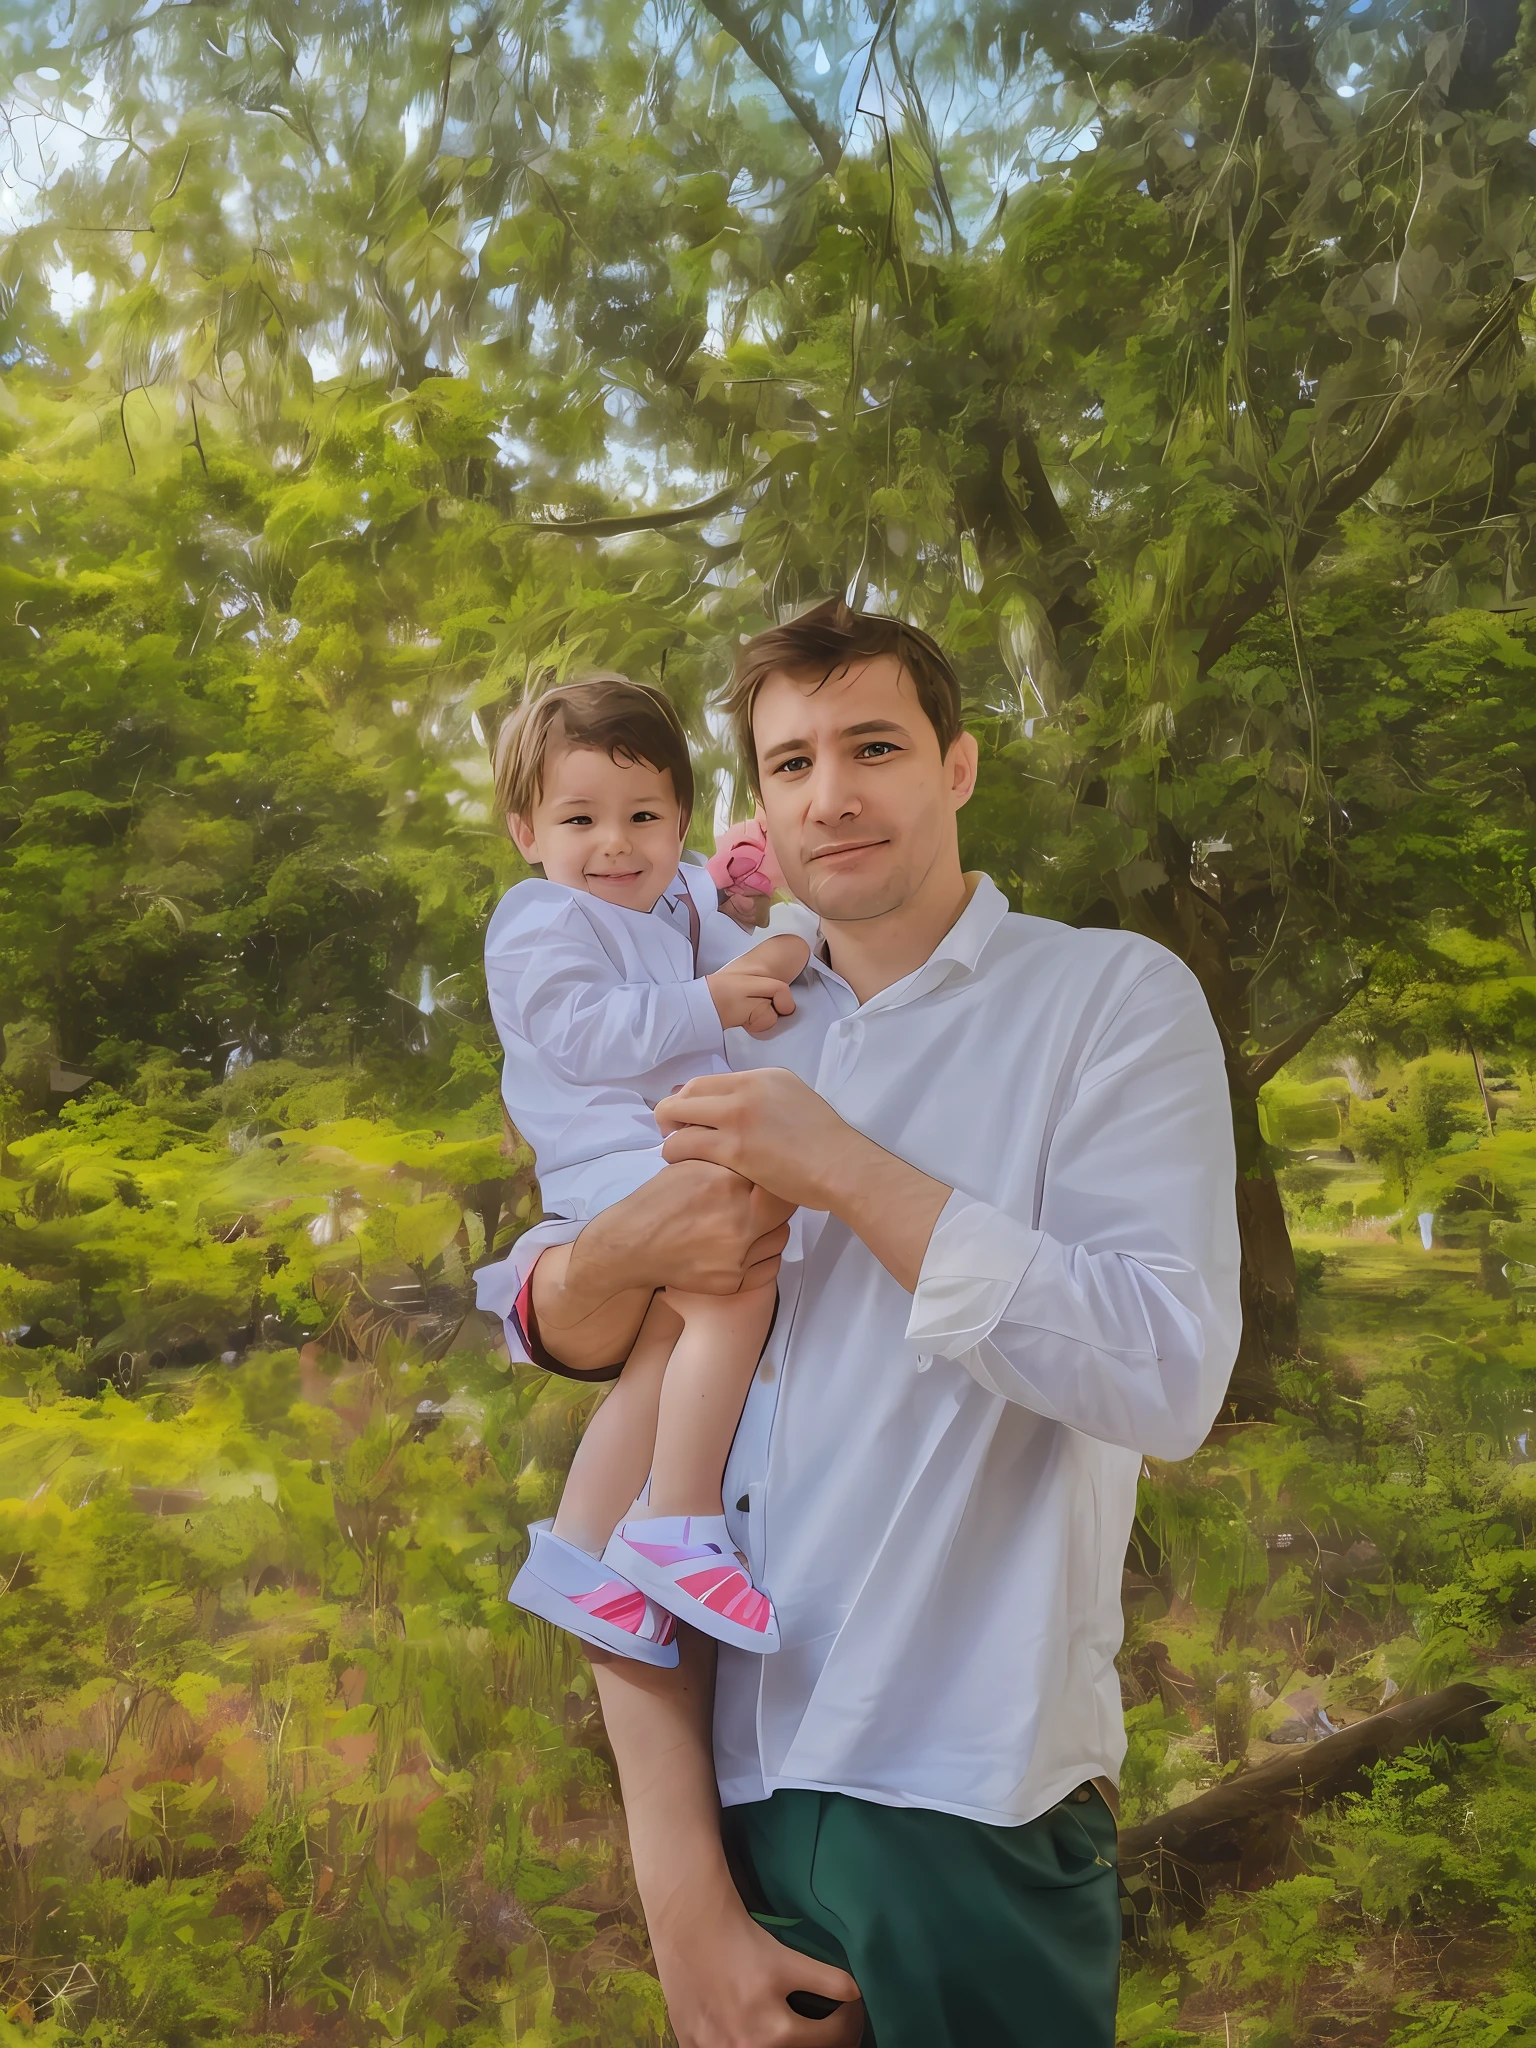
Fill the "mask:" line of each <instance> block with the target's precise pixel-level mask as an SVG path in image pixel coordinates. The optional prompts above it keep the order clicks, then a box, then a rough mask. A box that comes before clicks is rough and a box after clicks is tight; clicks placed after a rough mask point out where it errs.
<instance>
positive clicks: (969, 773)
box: [944, 732, 981, 811]
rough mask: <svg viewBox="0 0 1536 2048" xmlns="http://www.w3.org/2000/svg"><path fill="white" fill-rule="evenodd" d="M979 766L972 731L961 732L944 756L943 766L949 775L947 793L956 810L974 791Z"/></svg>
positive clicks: (978, 756) (979, 761) (966, 801)
mask: <svg viewBox="0 0 1536 2048" xmlns="http://www.w3.org/2000/svg"><path fill="white" fill-rule="evenodd" d="M980 766H981V749H980V748H979V747H978V746H977V744H976V735H975V733H973V732H963V733H961V735H960V737H959V738H958V739H957V740H956V741H955V743H954V745H953V746H952V747H951V748H950V750H949V753H948V754H947V755H946V757H945V761H944V767H945V770H946V772H947V773H948V776H949V793H950V795H951V796H952V797H953V799H954V804H955V809H956V810H957V811H958V810H960V809H962V808H963V807H964V806H965V805H966V804H968V803H969V802H970V800H971V798H972V796H973V795H974V794H975V792H976V776H977V772H978V770H979V768H980Z"/></svg>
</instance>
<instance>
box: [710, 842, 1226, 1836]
mask: <svg viewBox="0 0 1536 2048" xmlns="http://www.w3.org/2000/svg"><path fill="white" fill-rule="evenodd" d="M795 993H796V997H797V1001H798V1005H799V1006H798V1009H797V1011H796V1014H795V1015H794V1016H793V1017H791V1018H788V1019H786V1020H785V1022H784V1023H783V1024H782V1025H780V1026H779V1027H778V1028H777V1029H776V1030H775V1031H774V1032H773V1033H772V1034H771V1035H770V1036H769V1037H768V1038H766V1039H761V1040H752V1039H749V1038H747V1036H746V1034H744V1033H738V1032H733V1033H730V1034H728V1039H729V1044H728V1052H729V1057H730V1060H731V1064H732V1065H733V1066H738V1067H744V1066H766V1065H780V1066H787V1067H790V1068H792V1069H794V1070H795V1071H796V1072H798V1073H800V1074H801V1076H802V1077H803V1078H804V1079H805V1080H807V1081H809V1082H810V1083H811V1085H812V1086H814V1087H815V1088H816V1089H817V1090H818V1092H819V1093H820V1094H821V1095H822V1096H824V1097H825V1099H826V1100H827V1101H828V1102H829V1103H830V1104H831V1105H832V1107H833V1108H834V1109H836V1110H837V1112H838V1114H839V1115H840V1116H842V1117H843V1118H845V1119H846V1120H847V1121H848V1122H849V1123H850V1124H852V1125H853V1126H854V1127H855V1128H856V1129H858V1130H860V1131H862V1132H864V1133H865V1134H866V1135H867V1136H868V1137H870V1138H872V1139H873V1140H874V1141H875V1142H876V1143H877V1144H879V1145H881V1146H883V1147H885V1149H886V1150H888V1151H890V1152H892V1153H894V1154H896V1155H897V1156H898V1157H899V1158H902V1159H905V1160H908V1161H909V1162H910V1163H911V1164H912V1165H914V1166H916V1167H919V1168H920V1169H921V1170H922V1171H923V1172H925V1173H928V1174H931V1175H932V1176H933V1177H934V1178H935V1179H937V1180H939V1181H941V1182H943V1183H945V1184H946V1185H948V1186H950V1187H952V1188H953V1189H954V1191H955V1192H954V1194H953V1195H952V1196H951V1198H950V1200H949V1201H948V1203H947V1204H946V1205H945V1208H944V1210H943V1213H942V1215H941V1216H940V1218H939V1221H938V1225H937V1227H936V1228H935V1230H934V1234H933V1238H932V1240H931V1242H930V1244H929V1247H928V1252H927V1256H926V1257H925V1259H924V1262H923V1268H922V1273H921V1277H920V1279H919V1282H918V1288H917V1292H916V1295H915V1296H913V1295H909V1294H908V1293H907V1292H906V1291H905V1290H904V1289H903V1288H902V1287H900V1286H899V1285H898V1283H897V1282H896V1281H895V1280H894V1279H893V1278H892V1277H891V1275H890V1274H889V1273H887V1272H886V1270H885V1268H884V1267H883V1266H881V1265H880V1263H879V1261H878V1260H877V1259H876V1258H875V1257H874V1255H873V1254H872V1253H871V1252H870V1251H869V1250H868V1249H867V1248H866V1247H865V1246H864V1245H863V1244H862V1243H861V1242H860V1241H859V1240H858V1239H857V1238H855V1237H854V1236H853V1235H852V1233H851V1232H850V1231H849V1230H848V1229H847V1228H846V1226H844V1225H843V1224H841V1223H838V1222H836V1221H835V1220H831V1219H827V1218H825V1217H822V1218H808V1219H804V1221H805V1229H804V1255H803V1259H801V1260H800V1261H798V1262H786V1263H785V1265H784V1267H783V1268H782V1270H781V1274H780V1284H779V1291H780V1302H779V1311H778V1315H777V1318H776V1320H775V1324H774V1329H773V1334H772V1336H771V1338H770V1341H769V1345H768V1348H767V1351H766V1352H765V1354H764V1358H763V1363H762V1365H761V1367H760V1368H759V1371H758V1375H757V1378H756V1379H755V1381H754V1382H753V1386H752V1389H751V1392H750V1394H749V1395H748V1399H747V1405H746V1410H745V1412H744V1414H743V1417H742V1422H741V1427H740V1429H739V1431H738V1433H737V1437H736V1442H735V1445H734V1447H733V1449H732V1452H731V1458H730V1463H729V1465H728V1467H727V1473H726V1502H727V1508H728V1513H729V1517H730V1521H731V1527H732V1531H733V1534H734V1536H735V1538H736V1540H737V1541H738V1542H739V1543H740V1544H741V1545H742V1546H743V1548H744V1550H745V1552H746V1554H747V1555H748V1557H749V1558H750V1560H751V1564H752V1569H753V1575H754V1577H756V1578H757V1580H758V1582H759V1584H761V1585H763V1586H765V1587H767V1589H768V1590H769V1591H770V1592H771V1594H772V1595H773V1599H774V1603H775V1606H776V1607H777V1610H778V1616H779V1626H780V1631H781V1635H782V1639H783V1647H782V1648H781V1649H780V1650H779V1651H778V1652H777V1654H776V1655H773V1656H770V1657H754V1656H750V1655H748V1654H747V1653H745V1652H743V1651H737V1650H732V1649H729V1648H726V1647H722V1648H721V1650H720V1653H719V1678H718V1684H717V1690H716V1703H715V1764H716V1772H717V1776H718V1778H719V1783H720V1792H721V1797H722V1799H723V1800H724V1801H725V1802H726V1804H728V1805H730V1804H736V1803H739V1802H741V1801H745V1800H752V1799H762V1798H765V1797H766V1796H768V1795H769V1794H770V1793H772V1792H774V1791H775V1790H777V1789H778V1788H779V1787H781V1786H800V1787H810V1788H813V1789H816V1790H824V1791H841V1792H847V1793H851V1794H852V1795H853V1796H854V1797H856V1798H862V1799H869V1800H874V1801H877V1802H882V1803H885V1804H888V1805H895V1806H919V1807H932V1808H938V1809H940V1810H942V1811H946V1812H951V1813H958V1814H963V1815H967V1816H970V1817H972V1818H974V1819H977V1820H983V1821H992V1822H1002V1823H1018V1822H1023V1821H1027V1820H1031V1819H1033V1818H1034V1817H1035V1816H1036V1815H1037V1814H1040V1813H1043V1812H1044V1811H1045V1810H1046V1809H1047V1808H1048V1807H1050V1806H1052V1805H1054V1804H1055V1802H1056V1801H1057V1800H1058V1799H1060V1798H1061V1797H1062V1796H1063V1794H1064V1793H1066V1792H1067V1791H1069V1790H1070V1789H1071V1788H1072V1787H1073V1786H1075V1785H1078V1784H1080V1783H1081V1782H1082V1781H1083V1780H1084V1779H1085V1778H1091V1777H1096V1776H1099V1775H1104V1776H1108V1777H1114V1776H1115V1775H1116V1774H1117V1773H1118V1770H1119V1766H1120V1762H1121V1759H1122V1757H1123V1755H1124V1750H1125V1735H1124V1728H1123V1723H1122V1718H1121V1710H1120V1689H1119V1681H1118V1678H1117V1676H1116V1672H1115V1665H1114V1657H1115V1652H1116V1650H1117V1649H1118V1648H1119V1644H1120V1638H1121V1609H1120V1574H1121V1566H1122V1562H1123V1559H1124V1556H1125V1547H1126V1543H1127V1540H1128V1538H1129V1535H1130V1528H1131V1522H1132V1518H1133V1516H1134V1513H1135V1503H1136V1480H1137V1475H1138V1471H1139V1468H1140V1462H1141V1458H1142V1455H1143V1454H1144V1453H1150V1454H1152V1455H1154V1456H1157V1457H1163V1458H1179V1457H1184V1456H1186V1455H1188V1453H1190V1452H1191V1451H1193V1450H1194V1449H1195V1448H1196V1446H1197V1445H1198V1444H1199V1443H1200V1441H1201V1439H1202V1438H1203V1436H1204V1435H1205V1433H1206V1431H1207V1430H1208V1429H1209V1427H1210V1424H1211V1423H1212V1421H1213V1420H1214V1419H1215V1417H1216V1415H1217V1413H1218V1411H1219V1409H1220V1406H1221V1401H1222V1397H1223V1395H1224V1392H1225V1389H1226V1384H1227V1379H1228V1375H1229V1373H1230V1371H1231V1367H1232V1361H1233V1358H1234V1356H1235V1354H1236V1348H1237V1338H1238V1331H1239V1325H1240V1314H1239V1308H1238V1243H1237V1227H1236V1217H1235V1208H1234V1194H1233V1190H1234V1181H1235V1166H1234V1159H1233V1144H1232V1123H1231V1114H1230V1110H1229V1108H1228V1101H1227V1089H1226V1081H1225V1074H1224V1069H1223V1063H1222V1056H1221V1049H1220V1045H1219V1043H1218V1040H1217V1036H1216V1031H1215V1027H1214V1025H1213V1024H1212V1022H1211V1018H1210V1013H1209V1011H1208V1009H1207V1007H1206V1004H1205V1001H1204V998H1203V997H1202V995H1201V992H1200V989H1199V986H1198V984H1197V983H1196V981H1195V979H1194V977H1193V976H1192V975H1191V974H1190V973H1189V971H1188V970H1187V969H1186V968H1185V967H1184V966H1182V965H1181V963H1180V962H1179V961H1178V960H1177V959H1175V958H1174V956H1173V955H1172V954H1171V953H1168V952H1165V951H1164V950H1163V949H1162V948H1160V947H1158V946H1156V945H1154V944H1153V943H1151V942H1150V941H1148V940H1145V939H1141V938H1137V937H1135V936H1132V935H1131V934H1128V933H1121V932H1106V931H1074V930H1072V929H1070V928H1069V927H1067V926H1064V925H1058V924H1052V923H1048V922H1046V921H1044V920H1041V919H1038V918H1031V917H1020V916H1017V915H1012V914H1009V913H1008V911H1007V906H1006V903H1005V901H1004V898H1003V897H1002V895H1001V894H1000V892H999V891H998V890H997V889H996V888H995V887H994V885H993V884H992V883H991V882H990V881H988V880H987V879H986V878H985V877H983V878H981V879H980V880H979V881H978V883H977V885H976V888H975V890H974V893H973V895H972V897H971V900H970V903H969V904H968V906H967V908H966V909H965V911H964V912H963V914H962V915H961V917H960V918H959V920H958V921H957V923H956V924H955V925H954V927H953V929H952V930H951V931H950V932H949V933H948V935H947V936H946V937H945V938H944V940H943V941H942V942H941V943H940V945H939V946H938V947H937V948H936V950H935V952H934V953H933V956H932V957H931V959H929V960H928V961H927V962H926V963H925V964H924V965H923V966H922V967H920V968H919V969H918V970H917V971H916V972H915V973H913V974H910V975H908V976H907V977H906V978H905V979H904V980H902V981H900V982H897V983H896V984H895V985H894V986H893V987H891V988H888V989H884V990H882V991H881V992H880V993H879V994H878V995H876V996H873V997H872V998H871V999H870V1000H869V1002H867V1003H864V1004H862V1005H861V1004H860V1003H859V1002H858V1001H857V999H856V997H855V996H854V994H853V991H852V990H851V989H850V988H849V987H848V985H847V984H846V983H845V982H843V981H842V980H841V979H840V978H839V977H838V976H837V975H835V974H833V973H832V972H831V970H830V969H829V968H828V967H826V966H825V965H824V964H822V963H820V962H816V961H813V962H812V964H811V966H810V967H809V968H808V969H807V971H806V974H805V975H804V976H803V977H802V979H801V980H800V982H799V983H798V984H797V985H796V991H795Z"/></svg>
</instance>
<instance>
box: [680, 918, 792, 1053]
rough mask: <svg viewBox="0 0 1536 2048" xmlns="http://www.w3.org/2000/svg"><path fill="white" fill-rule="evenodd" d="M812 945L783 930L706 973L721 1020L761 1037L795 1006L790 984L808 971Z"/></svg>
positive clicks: (724, 1023)
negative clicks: (737, 957) (712, 972)
mask: <svg viewBox="0 0 1536 2048" xmlns="http://www.w3.org/2000/svg"><path fill="white" fill-rule="evenodd" d="M810 957H811V949H810V947H809V946H808V945H807V944H806V942H805V940H804V939H797V938H794V937H793V936H792V935H791V934H789V933H787V932H786V933H782V934H780V935H778V936H776V937H774V938H771V939H765V940H764V941H763V943H762V945H760V946H754V947H753V948H752V950H751V951H750V952H749V953H743V954H742V955H741V957H740V959H739V960H732V961H731V962H730V964H729V965H728V966H725V967H722V968H720V969H718V970H717V971H716V972H715V973H714V974H711V975H709V976H707V977H706V984H705V985H706V986H707V987H708V989H709V993H710V995H711V996H712V997H713V999H714V1005H715V1009H716V1011H717V1012H718V1013H719V1017H720V1022H721V1024H722V1025H723V1026H724V1028H725V1029H726V1030H727V1031H729V1030H733V1029H737V1028H739V1029H741V1030H745V1031H750V1032H751V1033H752V1035H753V1037H754V1038H761V1037H762V1035H763V1033H764V1032H765V1031H771V1030H772V1029H773V1027H774V1025H775V1024H777V1023H778V1021H779V1019H780V1018H781V1017H787V1016H789V1015H790V1013H791V1012H792V1011H793V1009H794V1007H795V999H794V997H793V996H792V995H791V994H790V992H789V984H790V983H791V982H792V981H793V980H794V979H795V977H796V976H797V975H798V974H801V973H803V972H804V969H805V963H806V961H807V960H809V959H810Z"/></svg>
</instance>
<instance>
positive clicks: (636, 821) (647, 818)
mask: <svg viewBox="0 0 1536 2048" xmlns="http://www.w3.org/2000/svg"><path fill="white" fill-rule="evenodd" d="M660 816H661V813H660V811H636V812H635V813H634V815H633V816H632V817H631V819H630V821H629V822H630V823H631V825H654V824H655V823H656V821H657V819H658V818H660Z"/></svg>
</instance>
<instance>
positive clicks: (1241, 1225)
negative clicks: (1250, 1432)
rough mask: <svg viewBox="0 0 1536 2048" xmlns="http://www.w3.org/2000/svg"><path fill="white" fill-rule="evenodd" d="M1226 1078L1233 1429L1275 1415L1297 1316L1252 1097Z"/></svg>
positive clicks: (1292, 1275)
mask: <svg viewBox="0 0 1536 2048" xmlns="http://www.w3.org/2000/svg"><path fill="white" fill-rule="evenodd" d="M1231 1078H1232V1084H1233V1085H1232V1125H1233V1134H1234V1136H1235V1138H1236V1140H1237V1231H1238V1239H1239V1241H1240V1243H1241V1245H1242V1253H1243V1270H1242V1281H1241V1297H1242V1308H1243V1334H1242V1341H1241V1342H1240V1344H1239V1346H1238V1352H1237V1363H1236V1365H1235V1366H1234V1367H1233V1369H1232V1385H1231V1390H1230V1392H1229V1394H1228V1396H1227V1403H1228V1407H1227V1413H1228V1415H1229V1417H1230V1419H1231V1420H1233V1421H1238V1422H1253V1421H1264V1420H1267V1419H1268V1417H1270V1416H1271V1415H1273V1413H1274V1409H1275V1366H1276V1365H1277V1364H1278V1363H1279V1362H1280V1361H1281V1360H1283V1359H1287V1358H1294V1357H1295V1356H1296V1353H1297V1350H1298V1348H1299V1345H1300V1342H1301V1333H1300V1328H1299V1324H1298V1319H1297V1311H1296V1254H1295V1253H1294V1252H1293V1251H1292V1249H1291V1233H1290V1230H1289V1229H1288V1227H1287V1225H1286V1221H1285V1210H1284V1208H1283V1207H1282V1205H1281V1201H1280V1190H1279V1188H1278V1187H1277V1186H1276V1185H1275V1177H1274V1175H1273V1173H1272V1172H1271V1171H1270V1168H1269V1162H1268V1159H1267V1158H1266V1157H1265V1147H1264V1140H1263V1136H1262V1134H1261V1132H1260V1130H1259V1102H1258V1096H1257V1094H1256V1093H1255V1092H1254V1090H1253V1089H1252V1088H1251V1086H1249V1085H1247V1081H1246V1076H1243V1077H1236V1076H1233V1077H1231Z"/></svg>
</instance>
